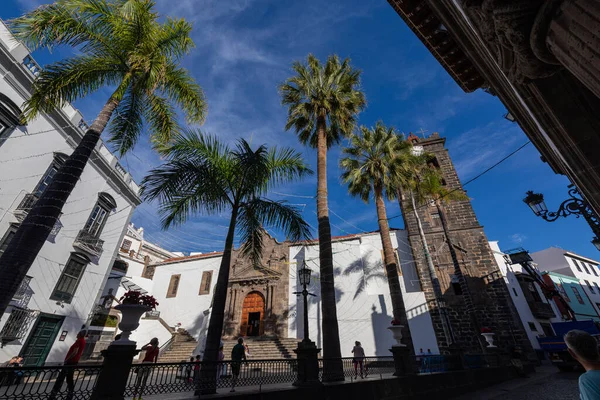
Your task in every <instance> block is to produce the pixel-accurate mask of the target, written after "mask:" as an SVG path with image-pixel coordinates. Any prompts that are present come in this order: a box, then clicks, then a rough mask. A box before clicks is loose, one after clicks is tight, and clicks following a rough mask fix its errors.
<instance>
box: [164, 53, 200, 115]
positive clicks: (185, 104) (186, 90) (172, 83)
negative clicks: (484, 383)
mask: <svg viewBox="0 0 600 400" xmlns="http://www.w3.org/2000/svg"><path fill="white" fill-rule="evenodd" d="M161 90H162V91H163V92H164V93H166V95H167V96H168V97H169V99H170V100H171V101H172V102H174V103H176V104H177V105H178V106H179V107H181V109H182V110H183V111H184V112H185V117H186V121H187V122H188V123H194V124H198V123H202V122H204V119H205V118H206V112H207V104H206V98H205V97H204V92H203V91H202V88H201V87H200V85H198V84H197V83H196V81H195V80H194V78H192V76H191V75H190V74H189V72H188V71H187V70H186V69H184V68H177V67H176V66H175V65H173V64H169V65H168V66H167V68H166V69H165V76H164V82H163V83H162V86H161Z"/></svg>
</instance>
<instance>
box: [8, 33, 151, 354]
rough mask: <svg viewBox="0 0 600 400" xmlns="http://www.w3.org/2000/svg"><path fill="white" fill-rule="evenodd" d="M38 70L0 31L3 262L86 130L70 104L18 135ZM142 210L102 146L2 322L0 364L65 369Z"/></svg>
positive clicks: (135, 189)
mask: <svg viewBox="0 0 600 400" xmlns="http://www.w3.org/2000/svg"><path fill="white" fill-rule="evenodd" d="M39 70H40V67H39V66H38V65H37V64H36V62H35V60H34V59H33V58H32V57H31V55H30V54H29V52H28V50H27V49H26V48H25V47H24V46H23V45H22V44H20V43H18V42H16V41H15V40H14V39H13V37H12V36H11V34H10V32H9V31H8V29H7V28H6V26H5V25H4V24H3V23H1V22H0V72H1V76H2V78H1V79H0V171H2V174H1V175H0V252H2V251H3V250H4V249H5V248H6V246H7V244H8V243H9V241H10V240H11V238H12V236H13V234H14V232H15V231H16V229H17V227H18V225H19V223H20V222H22V220H23V218H24V216H25V215H26V214H27V212H28V211H29V210H30V209H31V207H32V204H33V203H34V202H35V201H36V200H37V198H38V196H39V195H40V194H41V193H42V192H43V191H44V190H45V188H46V187H47V185H48V184H49V182H50V181H51V180H52V177H53V175H54V173H55V172H56V171H57V169H58V167H59V166H60V164H61V163H62V162H64V160H65V158H66V157H68V155H69V154H71V152H72V151H73V150H74V148H75V147H76V144H77V143H79V141H80V140H81V138H82V137H83V135H84V132H85V130H86V124H85V121H84V119H83V117H82V115H81V113H80V112H79V111H77V110H76V109H75V108H73V107H72V106H71V105H69V104H66V105H65V106H64V107H63V108H62V109H60V110H56V111H55V112H52V113H50V114H47V115H41V116H38V117H37V118H36V119H35V120H33V121H31V122H29V123H27V125H25V126H22V125H20V120H19V114H20V108H21V106H22V104H23V103H24V101H25V100H26V99H27V98H28V97H29V96H30V93H31V85H32V82H33V80H34V78H35V76H36V74H37V73H39ZM139 203H140V199H139V197H138V186H137V185H136V183H135V182H134V181H133V180H132V178H131V176H130V175H129V174H128V173H127V171H125V169H124V168H123V167H122V166H121V165H119V163H118V160H117V158H116V157H115V156H113V155H112V154H111V153H110V151H109V150H108V149H107V147H106V146H105V145H104V144H103V143H99V144H98V146H97V147H96V149H95V150H94V152H93V154H92V157H91V160H90V161H89V162H88V164H87V166H86V167H85V169H84V171H83V175H82V177H81V179H80V180H79V182H78V183H77V185H76V186H75V189H74V190H73V193H72V194H71V196H70V197H69V200H68V201H67V203H66V204H65V206H64V208H63V210H62V215H61V217H60V220H59V222H58V223H57V224H56V225H55V227H54V230H53V232H52V234H51V236H50V237H49V238H48V240H47V241H46V243H45V244H44V246H43V247H42V249H41V251H40V252H39V255H38V257H37V259H36V260H35V262H34V264H33V265H32V266H31V268H30V270H29V272H28V277H27V278H26V280H24V281H23V283H22V285H21V289H20V290H19V292H18V294H17V296H16V297H15V299H14V300H13V302H12V303H11V306H10V307H9V308H8V309H7V310H6V313H5V314H4V315H3V316H2V318H1V319H0V336H1V337H2V344H3V346H2V348H0V362H3V361H6V360H8V359H9V358H10V357H12V356H14V355H17V354H21V355H23V356H24V357H25V362H26V363H27V364H30V365H41V364H43V363H46V364H52V363H58V362H62V360H63V359H64V356H65V354H66V352H67V349H68V347H69V346H70V345H71V344H72V343H73V341H74V340H75V336H76V334H77V332H78V331H79V330H80V329H81V328H82V326H85V325H87V324H88V323H89V321H90V318H91V313H92V312H93V310H94V306H95V305H96V304H97V303H98V301H99V297H100V293H101V290H102V288H103V287H104V284H105V282H106V280H107V278H108V274H109V272H110V270H111V267H112V264H113V260H114V259H115V257H116V255H117V252H118V247H119V245H120V244H121V241H122V238H123V235H124V234H125V231H126V228H127V226H128V224H129V220H130V218H131V214H132V212H133V210H134V208H135V206H136V205H138V204H139Z"/></svg>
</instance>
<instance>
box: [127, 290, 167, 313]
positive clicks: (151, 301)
mask: <svg viewBox="0 0 600 400" xmlns="http://www.w3.org/2000/svg"><path fill="white" fill-rule="evenodd" d="M120 301H121V304H140V305H144V306H146V307H150V308H152V309H155V308H156V306H158V302H157V301H156V299H155V298H154V296H150V295H147V294H141V293H140V292H139V291H137V290H130V291H128V292H127V293H125V294H124V295H123V297H121V299H120Z"/></svg>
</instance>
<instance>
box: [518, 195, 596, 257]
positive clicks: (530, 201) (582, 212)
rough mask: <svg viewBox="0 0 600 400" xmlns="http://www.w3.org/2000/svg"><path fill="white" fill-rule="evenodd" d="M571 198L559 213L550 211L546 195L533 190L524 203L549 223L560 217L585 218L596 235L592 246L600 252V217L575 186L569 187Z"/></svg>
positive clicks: (564, 203)
mask: <svg viewBox="0 0 600 400" xmlns="http://www.w3.org/2000/svg"><path fill="white" fill-rule="evenodd" d="M569 196H570V198H568V199H567V200H565V201H563V202H562V203H561V204H560V206H559V207H558V210H557V211H548V207H546V203H545V202H544V195H543V194H541V193H534V192H533V191H531V190H530V191H528V192H527V193H526V196H525V198H524V199H523V202H524V203H525V204H527V205H528V206H529V208H531V211H533V213H534V214H535V215H536V216H537V217H542V218H543V219H545V220H546V221H548V222H554V221H556V220H557V219H558V218H559V217H567V216H569V215H575V217H577V218H579V217H581V216H583V218H584V219H585V221H586V222H587V223H588V225H589V226H590V228H591V229H592V232H594V235H595V237H594V239H592V244H593V245H594V246H595V247H596V249H598V250H599V251H600V218H598V215H596V213H595V212H594V211H593V210H592V209H591V207H590V205H589V204H588V203H587V202H586V201H585V200H584V199H583V198H582V197H581V195H580V194H579V192H578V191H577V188H575V186H574V185H569Z"/></svg>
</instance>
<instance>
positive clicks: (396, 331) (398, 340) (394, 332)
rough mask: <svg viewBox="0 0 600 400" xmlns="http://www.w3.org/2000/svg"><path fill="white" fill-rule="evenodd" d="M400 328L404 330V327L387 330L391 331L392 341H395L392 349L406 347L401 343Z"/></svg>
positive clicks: (396, 326)
mask: <svg viewBox="0 0 600 400" xmlns="http://www.w3.org/2000/svg"><path fill="white" fill-rule="evenodd" d="M402 328H404V325H392V326H388V329H389V330H390V331H392V335H394V339H396V344H395V345H394V347H406V345H405V344H403V343H402Z"/></svg>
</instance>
